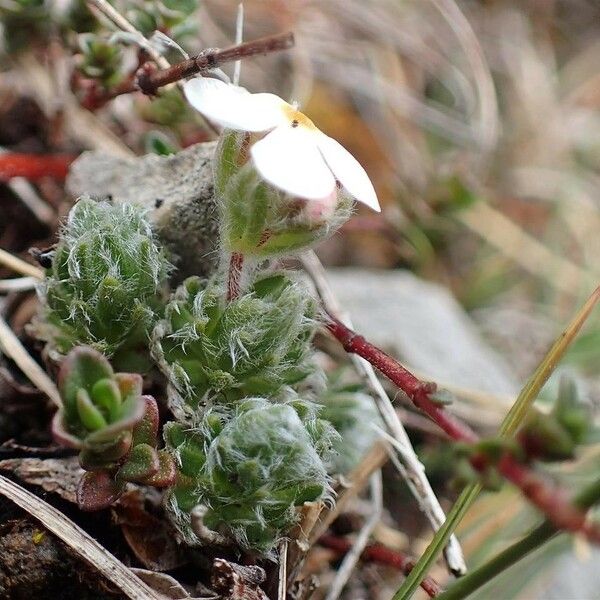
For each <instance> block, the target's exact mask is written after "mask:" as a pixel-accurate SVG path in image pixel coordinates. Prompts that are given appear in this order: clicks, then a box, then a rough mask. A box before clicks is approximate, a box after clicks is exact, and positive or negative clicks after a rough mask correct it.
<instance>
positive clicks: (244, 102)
mask: <svg viewBox="0 0 600 600" xmlns="http://www.w3.org/2000/svg"><path fill="white" fill-rule="evenodd" d="M183 91H184V93H185V97H186V98H187V100H188V102H189V103H190V104H191V105H192V106H193V107H194V108H195V109H196V110H197V111H199V112H201V113H202V114H203V115H204V116H205V117H206V118H207V119H209V120H210V121H212V122H213V123H216V124H217V125H220V126H221V127H225V128H228V129H237V130H241V131H267V130H269V129H273V128H274V127H276V126H277V125H280V124H281V123H283V122H285V120H286V119H285V113H284V107H285V106H286V105H287V102H285V100H282V99H281V98H280V97H279V96H276V95H275V94H251V93H250V92H249V91H248V90H246V89H245V88H243V87H239V86H237V85H232V84H230V83H224V82H223V81H219V80H218V79H212V78H209V77H196V78H194V79H190V80H189V81H186V82H185V83H184V84H183Z"/></svg>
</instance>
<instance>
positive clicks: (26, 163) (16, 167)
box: [0, 152, 76, 181]
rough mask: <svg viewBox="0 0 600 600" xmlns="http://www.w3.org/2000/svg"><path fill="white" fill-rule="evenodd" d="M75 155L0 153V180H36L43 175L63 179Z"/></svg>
mask: <svg viewBox="0 0 600 600" xmlns="http://www.w3.org/2000/svg"><path fill="white" fill-rule="evenodd" d="M75 158H76V157H75V156H71V155H66V154H20V153H16V152H4V153H0V181H8V180H10V179H12V178H13V177H25V178H27V179H29V180H30V181H37V180H39V179H42V178H44V177H53V178H55V179H61V180H62V179H64V178H65V177H66V176H67V173H68V172H69V165H70V164H71V163H72V162H73V161H74V160H75Z"/></svg>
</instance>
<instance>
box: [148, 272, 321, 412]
mask: <svg viewBox="0 0 600 600" xmlns="http://www.w3.org/2000/svg"><path fill="white" fill-rule="evenodd" d="M314 313H315V308H314V302H313V300H312V298H311V297H310V296H309V295H308V293H307V292H306V291H305V290H304V289H303V288H302V287H301V286H300V285H298V284H296V283H294V282H292V280H291V279H289V277H287V276H284V275H272V276H267V277H263V278H261V279H259V280H258V281H257V282H256V283H254V285H252V286H251V288H250V290H249V291H248V293H247V294H245V295H243V296H241V297H240V298H238V299H235V300H233V301H230V302H229V303H227V304H226V303H225V302H224V301H223V290H222V288H221V287H220V285H219V283H218V281H217V280H215V279H213V280H210V281H202V280H200V279H198V278H190V279H188V280H186V281H185V282H184V283H183V284H182V286H180V288H179V289H178V290H177V292H176V293H175V295H174V297H173V299H172V301H171V302H170V303H169V305H168V306H167V309H166V311H165V320H164V321H162V322H161V323H160V324H159V325H158V326H157V327H156V328H155V330H154V334H153V345H152V352H153V355H154V357H155V359H156V360H157V362H158V364H159V365H160V367H161V369H162V370H163V372H164V373H165V375H166V376H167V377H168V379H169V381H170V383H171V385H172V386H173V390H174V394H172V397H171V405H172V408H173V410H175V412H176V415H177V416H178V418H180V419H184V420H185V419H189V418H190V414H191V415H194V414H195V415H196V417H198V416H199V414H198V410H200V413H201V412H202V410H203V407H204V406H206V405H208V406H210V405H212V404H215V403H218V404H229V403H231V402H235V401H237V400H239V399H240V398H243V397H244V396H252V395H261V396H268V397H271V396H275V395H276V394H278V393H279V392H280V391H281V390H282V389H283V388H284V387H285V386H294V385H296V384H298V383H299V382H301V381H302V380H303V379H306V377H307V376H308V375H309V374H310V373H311V372H312V371H313V369H314V367H313V365H312V363H311V361H310V355H311V346H310V342H311V338H312V335H313V331H314V327H315V322H314ZM186 415H187V416H186Z"/></svg>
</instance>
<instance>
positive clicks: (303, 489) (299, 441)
mask: <svg viewBox="0 0 600 600" xmlns="http://www.w3.org/2000/svg"><path fill="white" fill-rule="evenodd" d="M209 418H212V423H210V422H208V421H209ZM215 421H217V422H219V425H218V426H217V427H215ZM323 433H324V435H330V436H331V435H334V434H333V432H332V430H331V428H329V429H327V430H323ZM165 437H166V440H167V446H168V447H169V448H171V449H172V451H173V452H174V454H175V455H176V457H177V461H178V464H179V473H180V476H179V477H178V482H177V484H176V486H175V488H174V490H173V496H172V501H174V502H175V504H176V506H177V509H179V510H180V511H184V512H189V511H190V510H191V508H193V506H195V505H204V506H206V507H207V511H206V513H205V515H204V523H205V525H206V526H207V527H209V528H210V529H213V530H215V531H219V532H220V533H224V534H225V535H227V536H228V537H229V538H230V539H232V540H234V541H235V542H237V543H238V544H240V545H241V546H243V547H247V548H253V549H256V550H259V551H261V552H268V551H269V550H270V549H271V548H272V547H273V546H274V544H275V543H276V542H277V540H278V539H279V538H280V537H281V536H282V535H283V534H284V533H285V531H287V530H288V529H289V528H290V527H291V526H292V525H293V524H294V523H295V521H296V517H297V515H296V507H298V506H301V505H302V504H303V503H304V502H309V501H314V500H318V499H321V498H325V497H327V496H328V495H329V494H330V487H329V479H328V476H327V473H326V470H325V466H324V463H323V459H322V457H321V456H320V455H319V454H318V452H317V450H316V449H315V447H314V444H313V440H312V439H311V436H310V434H309V432H308V431H307V428H306V424H305V423H303V422H302V420H301V419H300V417H299V416H298V413H297V412H296V411H295V410H294V408H293V406H292V405H291V404H271V403H270V402H269V401H267V400H265V399H262V398H252V399H246V400H245V401H244V403H242V406H240V407H238V409H237V410H236V412H235V414H233V415H228V414H226V413H216V412H212V413H209V414H208V415H207V416H206V417H205V419H204V421H203V422H202V424H201V425H200V427H199V428H197V429H184V428H183V427H182V426H180V425H172V426H170V427H169V428H168V430H167V431H166V434H165Z"/></svg>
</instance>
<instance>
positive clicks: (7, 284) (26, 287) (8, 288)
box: [0, 276, 38, 294]
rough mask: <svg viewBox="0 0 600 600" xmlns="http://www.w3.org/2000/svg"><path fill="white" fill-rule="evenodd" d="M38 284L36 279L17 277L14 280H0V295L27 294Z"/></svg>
mask: <svg viewBox="0 0 600 600" xmlns="http://www.w3.org/2000/svg"><path fill="white" fill-rule="evenodd" d="M37 283H38V278H37V277H31V276H27V277H17V278H16V279H0V294H9V293H11V292H28V291H30V290H34V289H35V286H36V285H37Z"/></svg>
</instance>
